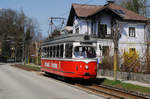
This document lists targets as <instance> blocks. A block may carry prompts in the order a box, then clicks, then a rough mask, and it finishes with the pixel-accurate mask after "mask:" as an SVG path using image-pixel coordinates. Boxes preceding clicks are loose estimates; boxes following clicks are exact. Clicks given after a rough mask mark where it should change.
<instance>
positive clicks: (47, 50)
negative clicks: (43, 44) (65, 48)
mask: <svg viewBox="0 0 150 99" xmlns="http://www.w3.org/2000/svg"><path fill="white" fill-rule="evenodd" d="M48 57H49V47H47V58H48Z"/></svg>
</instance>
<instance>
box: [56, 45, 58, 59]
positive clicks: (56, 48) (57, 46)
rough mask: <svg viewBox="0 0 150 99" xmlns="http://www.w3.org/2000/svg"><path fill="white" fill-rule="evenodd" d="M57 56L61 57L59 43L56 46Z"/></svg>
mask: <svg viewBox="0 0 150 99" xmlns="http://www.w3.org/2000/svg"><path fill="white" fill-rule="evenodd" d="M56 57H57V58H58V57H59V45H57V46H56Z"/></svg>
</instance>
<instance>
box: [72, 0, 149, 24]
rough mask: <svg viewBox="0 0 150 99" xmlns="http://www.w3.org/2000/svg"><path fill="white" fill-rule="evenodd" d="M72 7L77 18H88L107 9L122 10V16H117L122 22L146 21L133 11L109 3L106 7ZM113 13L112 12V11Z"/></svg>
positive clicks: (82, 5)
mask: <svg viewBox="0 0 150 99" xmlns="http://www.w3.org/2000/svg"><path fill="white" fill-rule="evenodd" d="M72 7H73V8H74V10H75V13H76V15H77V16H78V17H88V16H92V15H94V14H96V13H98V12H100V11H102V10H103V9H105V8H108V9H110V10H112V11H113V10H122V11H123V12H124V14H118V13H116V14H118V15H119V16H121V17H122V18H123V19H124V20H137V21H147V20H148V18H146V17H144V16H141V15H139V14H137V13H135V12H133V11H130V10H128V9H126V8H123V7H121V6H119V5H116V4H114V3H110V4H108V5H104V6H101V5H86V4H72ZM113 12H114V11H113ZM114 13H115V12H114Z"/></svg>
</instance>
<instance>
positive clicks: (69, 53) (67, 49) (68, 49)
mask: <svg viewBox="0 0 150 99" xmlns="http://www.w3.org/2000/svg"><path fill="white" fill-rule="evenodd" d="M72 48H73V45H72V44H66V46H65V56H66V58H71V57H72Z"/></svg>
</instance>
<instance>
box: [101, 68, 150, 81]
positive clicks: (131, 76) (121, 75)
mask: <svg viewBox="0 0 150 99" xmlns="http://www.w3.org/2000/svg"><path fill="white" fill-rule="evenodd" d="M113 75H114V72H113V71H112V70H103V69H100V70H98V76H108V77H113ZM117 79H122V80H134V81H139V82H144V83H150V74H143V73H132V72H120V71H117Z"/></svg>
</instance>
